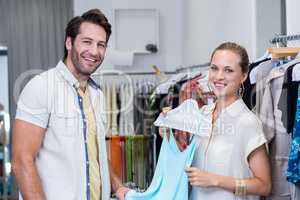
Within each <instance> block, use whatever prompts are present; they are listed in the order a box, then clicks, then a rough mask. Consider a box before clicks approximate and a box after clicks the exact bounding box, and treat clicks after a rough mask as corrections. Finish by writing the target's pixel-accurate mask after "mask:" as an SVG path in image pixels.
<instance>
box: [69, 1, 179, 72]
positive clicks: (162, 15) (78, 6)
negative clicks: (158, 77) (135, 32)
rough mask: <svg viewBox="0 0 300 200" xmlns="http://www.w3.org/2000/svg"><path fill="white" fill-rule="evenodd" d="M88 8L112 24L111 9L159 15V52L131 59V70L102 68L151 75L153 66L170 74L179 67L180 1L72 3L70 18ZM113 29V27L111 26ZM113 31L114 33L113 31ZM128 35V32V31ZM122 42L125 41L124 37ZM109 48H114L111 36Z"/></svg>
mask: <svg viewBox="0 0 300 200" xmlns="http://www.w3.org/2000/svg"><path fill="white" fill-rule="evenodd" d="M90 8H99V9H101V10H102V11H103V12H104V13H105V14H106V15H107V17H108V18H109V20H110V21H111V22H112V23H113V13H114V12H113V11H114V9H115V8H127V9H128V8H136V9H146V8H151V9H153V8H156V9H157V10H158V11H159V45H160V48H159V51H158V53H156V54H146V55H145V54H144V55H141V54H139V55H134V60H133V66H130V67H125V66H124V67H115V66H113V65H111V64H110V63H108V62H106V63H105V64H104V65H105V66H103V67H105V68H108V69H110V68H117V69H122V70H124V71H135V72H137V71H153V69H152V68H151V66H152V65H153V64H155V65H157V66H159V67H160V68H161V69H163V70H167V71H168V70H174V68H176V67H178V66H180V65H181V63H182V42H183V41H182V37H183V32H184V31H182V21H183V19H184V16H183V8H184V1H182V0H164V1H161V0H152V1H149V0H101V1H99V0H85V1H82V0H74V14H75V15H81V14H82V13H83V12H85V11H86V10H88V9H90ZM112 25H113V27H114V24H112ZM113 31H114V29H113ZM129 31H130V30H129ZM124 40H126V38H125V37H124ZM109 45H110V47H114V35H112V36H111V40H110V44H109Z"/></svg>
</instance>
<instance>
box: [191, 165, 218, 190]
mask: <svg viewBox="0 0 300 200" xmlns="http://www.w3.org/2000/svg"><path fill="white" fill-rule="evenodd" d="M185 171H186V174H187V176H188V179H189V182H190V184H191V185H192V186H198V187H216V186H217V185H218V175H215V174H211V173H208V172H204V171H202V170H200V169H198V168H196V167H188V168H186V169H185Z"/></svg>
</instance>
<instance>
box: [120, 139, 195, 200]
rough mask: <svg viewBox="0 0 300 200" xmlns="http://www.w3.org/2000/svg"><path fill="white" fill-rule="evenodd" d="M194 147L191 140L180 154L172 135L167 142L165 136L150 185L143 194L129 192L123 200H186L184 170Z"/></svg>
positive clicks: (186, 190)
mask: <svg viewBox="0 0 300 200" xmlns="http://www.w3.org/2000/svg"><path fill="white" fill-rule="evenodd" d="M195 147H196V145H195V141H194V140H192V142H191V144H190V145H189V146H188V147H187V149H186V150H185V151H183V152H181V151H180V150H179V149H178V147H177V144H176V141H175V138H174V136H173V134H172V133H171V134H170V138H169V140H168V138H167V136H166V135H165V136H164V139H163V143H162V147H161V151H160V155H159V158H158V163H157V166H156V169H155V173H154V177H153V180H152V182H151V185H150V186H149V188H148V189H147V190H146V192H143V193H138V192H136V191H134V190H131V191H129V192H128V193H127V194H126V197H125V200H187V199H188V177H187V175H186V173H185V171H184V169H185V168H186V167H189V166H190V165H191V162H192V160H193V157H194V152H195V149H196V148H195Z"/></svg>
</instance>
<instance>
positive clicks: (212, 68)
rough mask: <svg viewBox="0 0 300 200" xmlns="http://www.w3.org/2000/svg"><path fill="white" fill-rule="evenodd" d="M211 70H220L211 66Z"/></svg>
mask: <svg viewBox="0 0 300 200" xmlns="http://www.w3.org/2000/svg"><path fill="white" fill-rule="evenodd" d="M210 69H211V70H213V71H216V70H217V69H218V68H217V67H216V66H211V67H210Z"/></svg>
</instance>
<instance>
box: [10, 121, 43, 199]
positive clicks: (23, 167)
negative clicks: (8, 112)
mask: <svg viewBox="0 0 300 200" xmlns="http://www.w3.org/2000/svg"><path fill="white" fill-rule="evenodd" d="M44 134H45V129H44V128H41V127H39V126H36V125H33V124H31V123H28V122H25V121H22V120H18V119H16V121H15V125H14V130H13V138H12V170H13V173H14V175H15V177H16V181H17V185H18V187H19V189H20V191H21V194H22V197H23V199H24V200H44V199H45V195H44V191H43V188H42V184H41V179H40V177H39V174H38V172H37V168H36V165H35V158H36V155H37V153H38V151H39V149H40V147H41V144H42V142H43V138H44Z"/></svg>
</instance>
